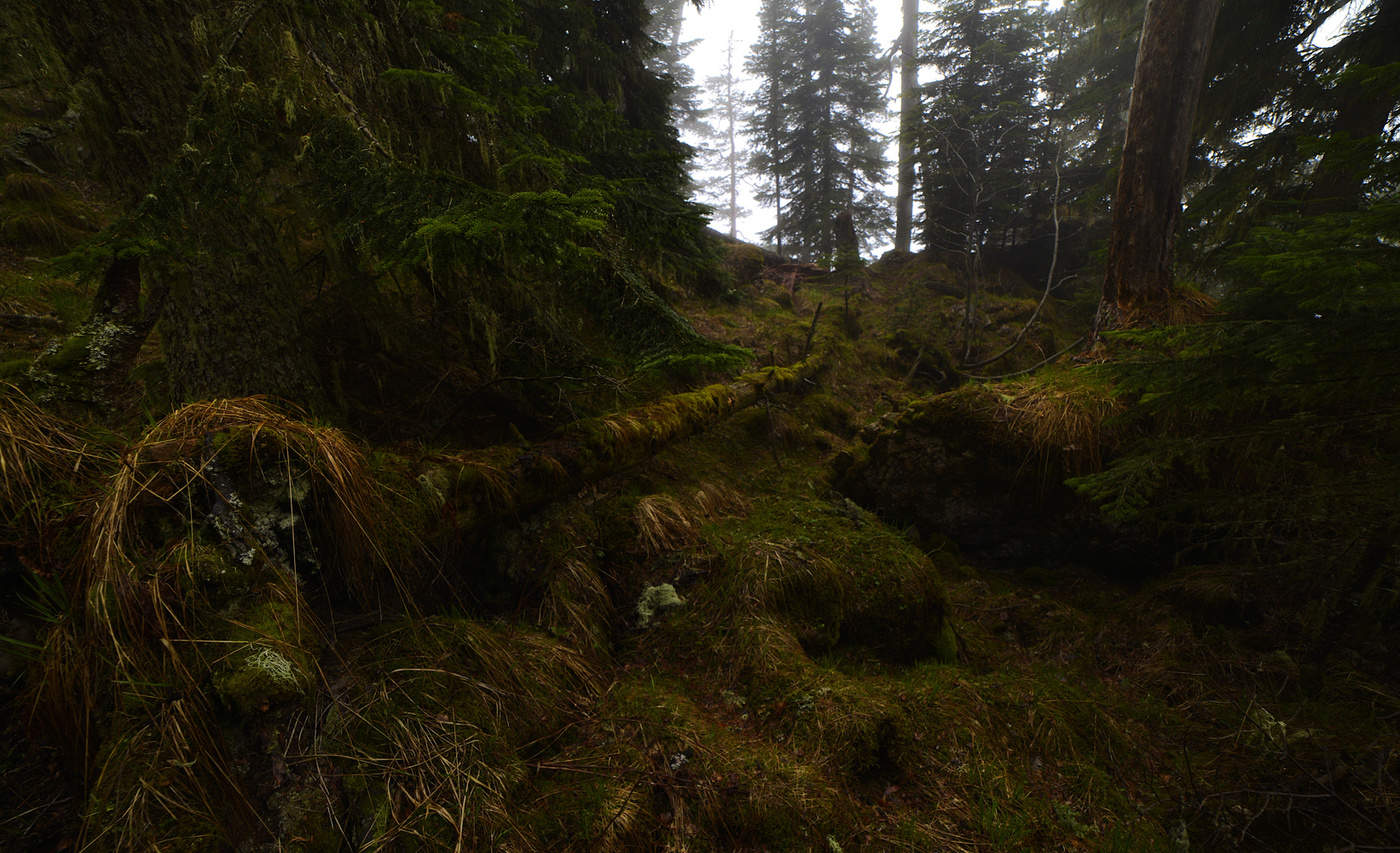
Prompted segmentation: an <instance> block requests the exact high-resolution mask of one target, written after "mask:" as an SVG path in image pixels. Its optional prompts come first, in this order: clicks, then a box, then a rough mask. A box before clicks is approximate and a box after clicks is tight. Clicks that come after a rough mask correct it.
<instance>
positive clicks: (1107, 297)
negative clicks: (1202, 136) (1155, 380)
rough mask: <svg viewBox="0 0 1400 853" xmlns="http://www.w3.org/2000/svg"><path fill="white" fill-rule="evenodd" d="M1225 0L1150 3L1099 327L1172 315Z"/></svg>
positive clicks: (1115, 206)
mask: <svg viewBox="0 0 1400 853" xmlns="http://www.w3.org/2000/svg"><path fill="white" fill-rule="evenodd" d="M1220 3H1221V0H1150V2H1149V3H1148V6H1147V17H1146V20H1145V21H1144V22H1143V27H1142V41H1141V44H1140V45H1139V46H1138V58H1137V68H1136V70H1135V72H1134V75H1133V94H1132V102H1131V105H1130V106H1129V108H1128V131H1127V138H1126V140H1125V141H1124V144H1123V158H1122V161H1121V165H1120V168H1119V173H1118V188H1117V191H1116V192H1115V193H1114V197H1113V221H1112V226H1111V231H1110V233H1109V246H1108V270H1107V273H1106V275H1105V276H1104V284H1103V301H1102V302H1101V303H1100V307H1099V318H1098V321H1097V323H1096V329H1095V331H1096V332H1097V331H1101V330H1103V329H1105V328H1112V327H1114V326H1118V325H1132V324H1134V323H1138V322H1148V323H1150V322H1155V321H1160V319H1162V318H1163V317H1165V315H1166V313H1167V307H1168V303H1169V296H1170V294H1171V289H1172V260H1173V248H1174V244H1175V238H1176V229H1177V224H1178V222H1179V220H1180V219H1181V195H1182V189H1183V186H1184V183H1185V179H1186V162H1187V157H1188V155H1189V154H1190V149H1191V139H1192V125H1193V123H1194V121H1195V116H1196V106H1197V104H1198V103H1199V102H1200V96H1201V86H1202V83H1203V80H1204V77H1205V68H1206V57H1207V54H1208V52H1209V50H1210V42H1211V37H1212V35H1213V33H1214V31H1215V19H1216V17H1217V15H1218V14H1219V12H1220Z"/></svg>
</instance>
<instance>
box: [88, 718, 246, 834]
mask: <svg viewBox="0 0 1400 853" xmlns="http://www.w3.org/2000/svg"><path fill="white" fill-rule="evenodd" d="M215 720H216V717H215V716H214V715H213V712H212V709H210V708H209V707H207V706H206V705H205V704H204V703H203V702H202V701H200V700H199V699H198V698H182V699H176V700H174V701H171V702H167V703H164V704H163V705H161V706H160V707H159V708H156V709H153V710H152V712H151V713H150V714H148V715H145V716H144V718H142V719H139V720H138V719H136V718H124V719H123V720H122V721H121V722H122V723H123V724H124V725H125V726H126V730H125V731H122V732H121V733H120V734H118V735H117V736H115V737H114V738H112V740H111V742H109V743H108V744H107V745H106V747H105V750H104V752H105V756H104V760H103V761H102V762H101V765H100V767H99V768H98V770H97V777H96V780H95V781H94V782H93V785H92V790H91V793H90V795H89V806H88V810H87V813H86V814H85V815H84V821H83V837H82V839H81V844H80V847H81V849H84V850H88V849H103V850H159V849H212V848H215V847H218V846H220V845H221V844H222V843H227V841H228V839H229V838H230V837H250V836H254V835H262V834H267V833H268V832H270V830H269V828H268V827H266V825H265V824H262V820H261V818H260V817H258V814H257V812H256V810H255V809H254V808H253V806H252V804H251V803H250V802H249V800H248V798H247V796H246V794H245V793H244V792H243V790H242V787H241V786H240V785H239V784H238V782H237V780H236V779H235V778H234V777H233V775H232V772H231V770H230V763H229V761H228V756H227V755H226V754H225V753H224V748H223V738H222V735H221V733H220V732H219V730H218V728H217V723H216V722H215ZM259 825H262V832H259V831H258V829H257V828H258V827H259Z"/></svg>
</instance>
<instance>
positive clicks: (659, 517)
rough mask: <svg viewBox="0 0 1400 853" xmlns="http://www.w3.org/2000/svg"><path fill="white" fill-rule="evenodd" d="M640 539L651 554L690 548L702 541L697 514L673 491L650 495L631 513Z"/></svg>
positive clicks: (649, 554)
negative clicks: (669, 493) (671, 494)
mask: <svg viewBox="0 0 1400 853" xmlns="http://www.w3.org/2000/svg"><path fill="white" fill-rule="evenodd" d="M632 517H633V520H634V521H635V522H636V524H637V543H638V544H639V545H641V546H642V549H643V550H645V551H646V553H647V555H648V556H651V557H657V556H660V555H661V554H665V553H668V552H670V551H679V550H681V549H682V548H689V547H691V546H693V545H695V544H696V543H697V542H698V541H699V529H700V525H699V523H698V522H697V520H696V518H695V515H694V513H693V512H691V511H690V510H689V509H687V508H686V507H685V506H684V505H683V504H682V503H681V502H680V501H678V500H676V499H675V498H674V497H672V496H670V495H648V496H647V497H644V498H642V499H641V500H640V501H638V502H637V508H636V510H635V511H634V512H633V514H632Z"/></svg>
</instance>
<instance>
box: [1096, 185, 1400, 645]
mask: <svg viewBox="0 0 1400 853" xmlns="http://www.w3.org/2000/svg"><path fill="white" fill-rule="evenodd" d="M1397 245H1400V203H1397V202H1396V201H1394V200H1389V201H1386V202H1385V203H1382V204H1377V205H1375V206H1373V207H1371V208H1370V209H1368V210H1367V211H1364V212H1360V213H1351V214H1325V215H1317V216H1311V217H1307V216H1297V215H1294V216H1290V217H1285V218H1278V219H1275V220H1272V221H1270V222H1269V223H1267V224H1263V225H1259V226H1256V227H1255V228H1254V229H1252V230H1251V231H1250V232H1249V234H1248V235H1247V237H1246V239H1244V240H1243V241H1241V242H1240V243H1238V244H1236V245H1235V246H1233V247H1231V248H1230V249H1228V250H1226V251H1222V253H1221V257H1222V258H1223V259H1224V261H1225V263H1224V265H1223V267H1222V270H1221V274H1222V276H1223V278H1224V286H1225V287H1226V288H1227V293H1228V295H1227V298H1226V300H1225V301H1224V302H1223V303H1222V309H1223V312H1222V315H1221V317H1220V318H1219V319H1217V320H1212V321H1208V322H1205V323H1200V324H1196V325H1190V326H1174V327H1167V328H1160V329H1155V330H1150V331H1135V332H1124V333H1119V334H1116V335H1114V336H1113V340H1114V343H1113V345H1112V346H1113V351H1114V353H1115V358H1114V360H1113V361H1110V362H1108V363H1106V364H1104V365H1103V366H1101V367H1099V368H1096V369H1097V370H1099V371H1102V372H1104V373H1105V374H1107V376H1108V377H1110V378H1111V379H1112V381H1113V382H1114V383H1115V384H1116V386H1117V388H1118V392H1119V394H1120V395H1123V397H1124V400H1125V402H1129V403H1131V407H1130V410H1129V411H1130V412H1131V413H1132V414H1131V416H1130V422H1129V423H1128V424H1124V425H1123V427H1124V429H1125V431H1126V432H1127V433H1128V434H1136V435H1138V436H1139V438H1138V439H1137V441H1136V443H1134V444H1131V445H1130V446H1129V447H1127V448H1125V450H1124V451H1123V452H1122V453H1121V454H1120V455H1119V456H1118V457H1117V458H1116V459H1115V460H1114V461H1113V462H1112V463H1111V464H1110V465H1109V466H1108V467H1107V468H1106V469H1105V470H1103V471H1102V472H1100V473H1097V474H1092V475H1089V476H1085V477H1081V478H1079V479H1078V480H1075V481H1072V483H1073V484H1074V485H1075V486H1076V487H1077V488H1078V489H1079V490H1080V491H1081V492H1083V493H1084V494H1086V495H1088V496H1089V497H1091V498H1092V499H1094V500H1095V501H1097V502H1099V503H1100V504H1101V505H1102V507H1103V508H1104V510H1105V511H1106V512H1107V513H1108V514H1109V515H1110V516H1111V517H1113V518H1115V519H1117V520H1119V521H1125V522H1135V523H1141V524H1148V525H1150V526H1152V527H1155V528H1156V529H1158V530H1160V531H1162V532H1165V533H1170V534H1171V535H1173V536H1174V537H1176V538H1177V541H1178V542H1179V543H1180V546H1181V547H1182V548H1184V549H1185V551H1184V553H1185V554H1189V555H1191V556H1190V559H1191V560H1192V561H1193V562H1211V561H1216V562H1228V561H1236V562H1245V563H1249V564H1256V565H1271V566H1274V567H1275V571H1277V572H1278V573H1280V575H1281V578H1280V579H1281V581H1283V582H1286V583H1288V584H1295V585H1296V586H1295V587H1293V588H1292V589H1291V590H1290V592H1289V595H1290V596H1291V597H1292V599H1293V600H1294V601H1304V600H1308V598H1309V597H1314V598H1317V599H1318V600H1319V601H1321V602H1324V603H1325V604H1326V608H1324V611H1323V612H1324V614H1330V613H1332V612H1333V611H1334V609H1335V608H1336V607H1337V606H1339V605H1340V604H1341V602H1342V600H1343V599H1344V598H1346V597H1347V596H1353V595H1359V596H1362V598H1363V599H1364V603H1365V604H1366V605H1367V607H1368V608H1369V609H1370V610H1371V611H1373V615H1379V616H1381V618H1383V619H1385V620H1393V619H1394V618H1396V617H1397V616H1400V609H1397V607H1398V606H1400V598H1397V596H1396V595H1395V592H1394V590H1395V588H1396V587H1395V584H1396V580H1397V577H1396V566H1395V561H1394V552H1393V551H1391V550H1389V549H1390V547H1391V544H1392V543H1393V538H1394V535H1395V529H1394V518H1393V509H1394V506H1393V488H1394V484H1395V483H1396V482H1400V443H1397V441H1396V437H1397V436H1400V410H1398V409H1397V408H1396V405H1395V401H1396V400H1397V399H1400V373H1397V371H1396V369H1395V366H1396V364H1398V363H1400V337H1398V336H1397V335H1396V334H1395V328H1396V324H1397V323H1400V250H1397V248H1396V246H1397ZM1376 547H1381V552H1380V555H1379V556H1376V552H1375V548H1376ZM1368 554H1370V555H1371V556H1370V557H1368V556H1367V555H1368ZM1368 561H1371V562H1373V563H1374V565H1371V564H1368ZM1321 567H1326V569H1325V571H1323V570H1321ZM1285 579H1286V580H1285ZM1387 590H1388V591H1387ZM1319 618H1321V617H1319ZM1321 627H1322V626H1321V624H1316V625H1312V626H1311V630H1320V629H1321ZM1355 627H1357V628H1364V627H1365V626H1364V625H1358V626H1355Z"/></svg>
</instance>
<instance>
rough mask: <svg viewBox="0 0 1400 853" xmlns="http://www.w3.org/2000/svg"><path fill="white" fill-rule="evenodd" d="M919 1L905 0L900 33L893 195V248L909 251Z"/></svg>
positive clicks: (911, 235) (917, 123)
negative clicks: (895, 164)
mask: <svg viewBox="0 0 1400 853" xmlns="http://www.w3.org/2000/svg"><path fill="white" fill-rule="evenodd" d="M918 36H919V0H904V28H903V29H902V30H900V33H899V167H898V168H899V172H898V185H899V189H898V191H897V193H896V196H895V224H894V248H895V250H896V251H899V252H907V251H909V246H910V243H911V242H912V237H913V233H914V135H915V133H917V132H918V129H919V58H918V53H917V46H918V40H919V39H918Z"/></svg>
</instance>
